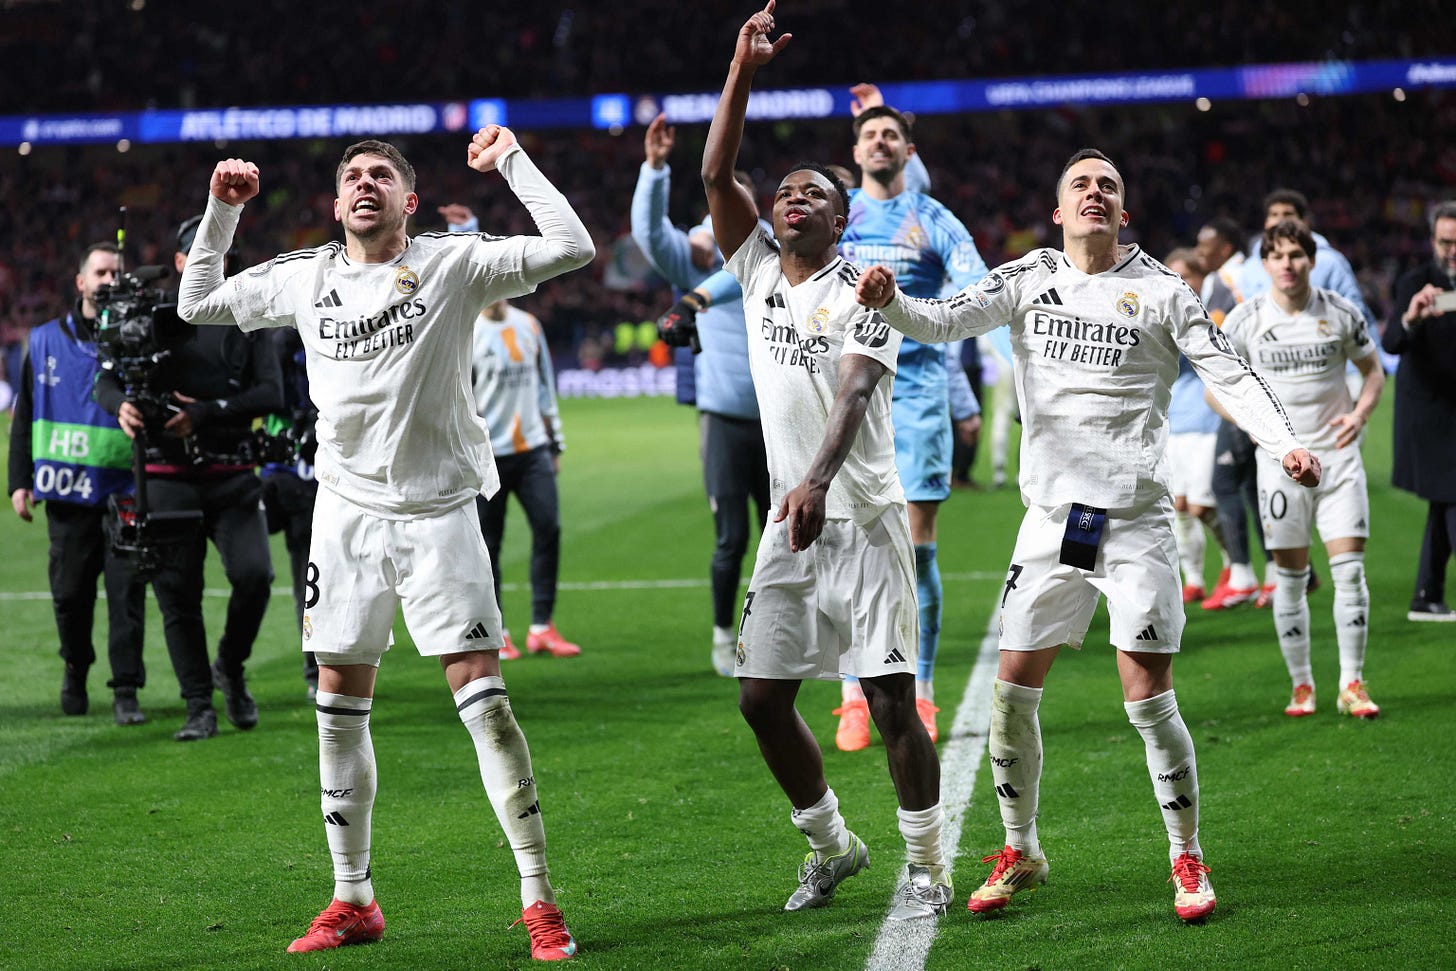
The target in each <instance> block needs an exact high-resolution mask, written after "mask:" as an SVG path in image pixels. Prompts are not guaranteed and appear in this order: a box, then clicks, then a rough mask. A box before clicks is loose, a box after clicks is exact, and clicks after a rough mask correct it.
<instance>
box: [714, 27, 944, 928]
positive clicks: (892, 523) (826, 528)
mask: <svg viewBox="0 0 1456 971" xmlns="http://www.w3.org/2000/svg"><path fill="white" fill-rule="evenodd" d="M773 10H774V2H773V0H769V3H768V5H767V6H766V7H764V9H763V10H761V11H759V12H758V13H756V14H754V15H753V16H752V17H751V18H749V20H748V22H747V23H745V24H744V25H743V27H742V28H741V29H740V30H739V32H738V39H737V43H736V45H735V47H734V52H733V62H732V64H731V66H730V67H729V70H728V79H727V81H726V82H725V84H724V86H723V94H722V97H721V99H720V100H719V102H718V108H717V111H716V112H715V113H714V115H713V124H712V127H711V128H710V129H709V131H708V139H707V145H706V148H705V150H704V153H703V171H702V174H703V185H704V187H705V188H706V190H707V193H708V208H709V211H710V212H711V213H712V217H713V233H714V235H715V236H716V237H717V240H718V246H719V248H720V249H721V250H722V251H723V253H724V254H726V255H727V256H728V263H727V266H728V269H729V270H730V271H731V272H732V273H733V274H734V275H735V276H736V277H738V279H739V280H740V281H741V282H742V284H743V294H744V296H743V309H744V317H745V320H746V321H747V325H748V340H749V366H750V367H751V368H752V369H753V383H754V387H755V389H756V390H757V393H758V400H759V409H760V413H761V415H762V418H763V436H764V443H765V445H766V446H767V449H768V469H769V484H770V489H771V491H772V499H773V504H774V508H775V509H776V512H775V514H774V518H773V521H772V522H771V523H770V524H769V525H768V526H767V527H766V528H765V530H764V533H763V538H762V540H761V541H760V542H759V547H758V558H757V562H756V563H755V564H754V568H753V576H752V578H751V579H750V580H749V583H748V592H747V593H746V594H745V596H744V604H743V620H742V623H741V624H740V626H739V637H738V657H737V667H736V672H735V673H736V674H737V676H738V678H739V700H738V706H739V710H740V711H742V713H743V717H744V719H745V720H746V721H747V722H748V724H749V726H750V727H751V728H752V729H753V733H754V735H755V736H756V738H757V740H758V747H759V751H760V752H761V753H762V754H763V758H764V761H765V762H767V763H768V767H769V770H770V771H771V772H772V773H773V775H774V778H775V779H776V780H777V781H778V783H779V786H780V788H782V789H783V791H784V794H785V795H786V796H788V798H789V802H790V803H791V804H792V806H793V814H792V820H793V823H794V826H795V827H796V828H798V829H799V831H800V832H802V833H803V834H804V835H805V836H806V837H808V840H809V846H810V850H809V853H808V855H807V856H806V857H805V858H804V863H803V865H802V866H801V867H800V868H799V887H798V889H796V890H795V891H794V892H793V894H792V895H791V896H790V897H789V900H788V902H787V903H786V904H785V905H784V909H785V910H791V911H792V910H802V909H805V908H808V907H820V906H823V905H825V904H827V903H829V901H830V898H832V897H833V896H834V893H835V890H836V888H837V887H838V886H839V884H840V883H841V882H842V881H843V880H844V879H845V878H847V877H849V876H852V875H853V874H855V873H857V872H858V871H859V870H861V869H862V868H864V867H866V866H868V865H869V851H868V850H867V849H866V848H865V845H864V843H862V842H861V841H860V839H859V838H858V837H857V836H855V835H854V833H852V832H850V830H849V829H848V827H846V825H845V822H844V817H843V816H841V815H840V812H839V802H838V799H837V798H836V797H835V794H834V790H832V789H830V788H829V785H828V783H827V782H826V780H825V778H824V759H823V755H822V753H821V752H820V749H819V745H818V743H817V742H816V741H815V739H814V735H813V733H812V732H810V731H809V727H808V726H807V725H806V724H805V723H804V720H803V718H801V717H800V715H799V712H798V711H797V709H796V708H795V707H794V698H795V696H796V695H797V694H798V691H799V685H800V683H801V682H802V680H803V679H804V678H826V679H832V680H837V679H838V678H839V677H840V676H841V674H853V675H856V676H857V677H859V678H860V679H861V684H862V685H863V687H864V692H865V697H866V698H867V699H868V700H869V708H870V714H871V716H872V717H873V718H874V720H875V724H876V726H877V727H878V728H879V730H880V735H881V736H882V737H883V738H884V740H885V748H886V751H887V753H888V757H889V763H890V775H891V778H892V779H893V780H894V784H895V792H896V794H897V795H898V797H899V802H900V810H899V821H900V832H901V834H902V835H903V836H904V838H905V843H906V849H907V857H908V862H907V866H906V871H905V878H904V880H903V881H902V882H901V884H900V886H899V889H898V890H897V891H896V897H895V905H894V907H893V908H892V910H891V913H890V916H891V918H893V919H897V920H903V919H910V918H920V917H933V916H935V915H937V914H942V913H944V912H945V909H946V906H947V905H948V904H949V902H950V898H951V888H950V878H949V875H948V874H947V872H946V871H947V866H946V860H945V854H944V850H943V849H942V848H941V838H940V834H941V828H942V826H943V821H944V814H943V812H942V811H941V807H940V763H939V760H938V759H937V757H936V754H935V746H934V745H933V744H932V743H931V741H930V736H929V735H928V734H926V731H925V726H924V725H922V724H921V722H920V717H919V715H918V714H917V712H916V709H915V678H914V671H915V659H916V603H915V569H914V565H913V559H912V555H911V549H912V545H911V541H910V525H909V520H908V517H907V516H906V513H905V496H904V492H903V491H902V490H901V488H900V478H899V475H898V473H897V472H896V470H895V446H894V435H895V430H894V426H893V423H892V419H891V407H890V396H891V387H890V385H891V382H892V381H893V374H894V370H895V362H896V355H897V352H898V351H899V345H900V342H899V340H898V338H897V337H896V335H895V334H894V332H893V331H891V330H890V328H889V327H888V326H886V325H885V322H884V321H883V320H881V319H880V315H879V314H878V313H876V312H874V311H869V310H865V309H864V308H863V307H860V306H858V305H857V304H856V303H855V300H854V280H855V274H856V272H857V271H856V269H855V267H854V266H853V265H852V264H850V263H846V262H845V261H844V260H843V259H842V258H841V257H840V256H839V254H838V251H837V249H836V246H837V244H838V242H839V237H840V235H841V234H842V233H843V232H844V226H845V222H846V219H847V217H848V213H849V196H848V193H846V192H845V190H844V185H843V183H841V182H840V181H839V180H838V179H837V178H836V177H835V176H834V175H833V174H832V173H830V172H829V171H828V170H827V169H825V168H824V167H823V166H821V165H818V164H817V163H804V164H802V165H800V166H797V167H795V168H794V170H793V171H791V172H790V173H789V174H788V175H787V176H785V177H784V180H783V182H782V183H780V185H779V187H778V188H777V189H776V190H775V192H774V199H773V219H772V222H773V231H774V236H773V237H770V236H769V235H768V234H767V233H766V232H764V231H763V230H762V229H760V228H759V227H758V217H757V213H756V210H755V207H754V204H753V199H752V197H751V196H749V194H748V192H747V191H746V190H745V189H744V188H743V187H742V186H741V185H739V184H738V183H737V182H736V181H735V180H734V178H733V167H734V164H735V162H736V160H737V157H738V149H739V145H740V143H741V142H742V139H743V119H744V115H745V113H746V110H747V105H748V94H749V90H750V88H751V87H752V82H753V75H754V73H755V71H756V70H757V69H758V68H759V67H761V66H762V65H764V64H767V63H768V62H769V61H770V60H772V59H773V57H774V56H775V55H776V54H777V53H778V52H779V51H780V50H782V49H783V47H784V45H785V44H787V43H788V41H789V38H790V35H789V34H784V35H782V36H780V37H779V38H778V40H776V41H770V40H769V37H768V35H769V32H770V31H772V30H773Z"/></svg>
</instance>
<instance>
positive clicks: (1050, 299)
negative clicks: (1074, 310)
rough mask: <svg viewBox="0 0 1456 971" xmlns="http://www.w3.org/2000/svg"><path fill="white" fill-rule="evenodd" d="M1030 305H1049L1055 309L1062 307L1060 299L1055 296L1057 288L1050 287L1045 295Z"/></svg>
mask: <svg viewBox="0 0 1456 971" xmlns="http://www.w3.org/2000/svg"><path fill="white" fill-rule="evenodd" d="M1032 303H1046V304H1051V305H1052V306H1055V307H1060V306H1062V298H1061V297H1059V296H1058V295H1057V288H1056V287H1052V288H1051V289H1050V290H1048V291H1047V292H1046V293H1043V294H1042V295H1041V296H1039V297H1037V298H1036V299H1035V300H1033V301H1032Z"/></svg>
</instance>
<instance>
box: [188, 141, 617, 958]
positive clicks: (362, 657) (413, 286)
mask: <svg viewBox="0 0 1456 971" xmlns="http://www.w3.org/2000/svg"><path fill="white" fill-rule="evenodd" d="M466 159H467V164H469V166H470V167H471V168H472V169H475V170H476V171H478V172H490V171H492V170H499V171H500V173H501V175H503V176H504V177H505V180H506V183H507V185H509V186H510V188H511V191H513V192H514V193H515V194H516V196H517V197H518V198H519V199H520V200H521V202H522V203H524V204H525V206H526V208H527V209H528V210H529V211H530V213H531V217H532V218H533V219H534V220H535V222H536V226H537V228H538V229H539V230H540V231H541V235H540V236H512V237H494V236H488V235H485V234H483V233H462V234H450V233H423V234H421V235H419V236H414V237H411V236H409V235H408V234H407V233H406V231H405V220H406V219H407V218H408V217H409V216H410V215H411V214H412V213H414V212H415V210H416V209H417V208H418V206H419V197H418V196H417V195H415V191H414V188H415V186H414V182H415V175H414V169H413V167H412V166H411V165H410V164H409V162H408V161H407V160H406V159H405V158H404V156H403V155H401V154H400V153H399V150H398V149H396V148H395V147H394V146H393V145H390V144H388V143H386V142H380V141H372V140H371V141H364V142H359V143H356V144H355V145H352V146H350V147H349V148H348V149H346V150H345V152H344V157H343V159H342V160H341V161H340V162H339V167H338V171H337V172H336V175H335V188H336V190H337V192H338V197H337V198H336V199H335V200H334V218H335V219H337V220H338V221H339V222H341V223H343V227H344V240H345V241H344V242H343V243H337V242H334V243H328V244H326V245H324V246H319V247H316V248H314V249H306V250H298V251H296V252H292V253H286V254H284V255H282V256H279V257H277V258H276V259H273V260H271V261H269V262H267V263H264V264H262V265H260V266H257V267H254V268H253V269H250V270H247V271H245V272H243V273H241V274H239V275H238V276H235V277H232V278H230V279H228V280H224V279H223V269H222V257H223V253H225V252H226V251H227V249H228V245H229V243H230V242H231V240H232V235H233V231H234V229H235V228H236V227H237V223H238V218H239V216H240V215H241V213H242V207H243V204H244V203H245V202H247V201H248V200H249V199H251V198H252V197H253V196H255V195H257V193H258V169H257V166H255V165H253V164H252V163H251V162H246V161H243V160H241V159H227V160H224V161H222V162H219V163H218V165H217V167H216V168H215V169H214V170H213V173H212V178H211V183H210V185H209V190H210V198H209V199H208V202H207V210H206V213H205V215H204V216H203V219H202V224H201V225H200V226H199V227H198V230H197V238H196V240H195V241H194V243H193V249H192V254H191V258H190V259H189V260H188V262H187V269H186V271H185V272H184V273H183V275H182V284H181V292H180V294H179V299H178V310H179V312H180V313H181V315H182V316H183V318H184V319H186V320H189V321H191V322H193V323H214V324H238V325H239V326H242V327H244V328H245V329H255V328H258V327H296V328H297V329H298V332H299V335H300V336H301V337H302V338H303V344H304V348H305V352H306V355H307V367H308V374H309V382H310V392H311V394H312V397H313V400H314V403H315V404H316V405H317V406H318V412H319V415H318V457H317V466H316V469H317V475H318V480H319V484H320V486H321V488H320V490H319V496H318V503H317V506H316V508H315V512H314V523H313V544H312V547H311V549H310V552H309V565H308V581H307V590H306V592H307V594H308V600H307V601H306V602H305V609H306V613H305V615H304V618H303V644H304V647H305V648H307V649H309V650H312V651H313V652H314V653H315V655H316V656H317V658H318V663H319V691H318V731H319V776H320V791H321V802H322V809H323V818H324V831H325V833H326V834H327V836H328V843H329V850H330V852H331V853H332V855H333V860H334V901H333V902H332V903H331V904H330V905H329V906H328V908H326V909H325V910H324V911H323V913H321V914H319V916H318V917H317V918H315V920H314V921H313V924H312V925H311V926H310V928H309V930H308V933H306V934H305V935H304V936H303V937H300V938H298V939H297V940H295V941H294V942H293V943H292V944H290V945H289V947H288V950H290V951H315V950H321V949H323V948H330V947H337V946H339V945H341V944H353V943H363V942H367V941H373V940H378V939H379V938H380V937H381V936H382V935H383V933H384V918H383V916H382V915H381V914H380V912H379V906H378V904H377V903H376V902H375V901H374V889H373V882H372V877H371V872H370V868H369V848H370V821H371V814H372V810H373V805H374V796H375V761H374V748H373V743H372V741H371V740H370V735H369V712H370V708H371V707H372V704H373V697H374V683H375V676H376V674H377V673H378V666H379V661H380V658H381V657H382V655H383V654H384V652H385V651H386V650H387V649H388V647H389V644H390V640H391V629H392V627H393V624H394V617H395V613H396V611H397V610H398V609H399V608H400V607H401V606H402V607H403V609H404V617H405V622H406V623H407V624H408V625H409V629H410V633H411V635H412V636H413V638H414V641H415V643H416V645H417V647H418V649H419V651H420V653H421V654H424V655H429V656H437V657H439V659H440V664H441V666H442V667H443V668H444V671H445V679H446V681H447V682H448V683H449V685H450V689H451V691H452V692H454V696H455V704H456V707H457V709H458V711H459V715H460V719H461V721H462V722H464V724H465V727H466V728H467V729H468V730H469V732H470V735H471V738H472V739H473V740H474V743H475V750H476V755H477V758H478V760H479V764H480V775H481V779H482V781H483V782H484V784H485V791H486V794H487V795H488V796H489V798H490V802H491V805H492V806H493V807H494V809H495V813H496V817H497V818H498V819H499V821H500V824H501V827H502V828H503V829H504V830H505V834H506V837H507V839H508V840H509V842H510V844H511V849H512V851H513V852H514V854H515V858H516V864H517V867H518V868H519V870H520V873H521V903H522V907H523V914H522V919H523V920H524V921H525V922H526V926H527V928H528V930H529V931H530V936H531V953H532V956H533V957H535V958H538V959H543V960H560V959H562V958H568V957H571V956H572V955H573V954H575V953H576V942H575V941H574V940H573V939H572V937H571V934H570V933H569V932H568V931H567V929H566V924H565V923H564V921H563V920H562V917H561V911H560V910H559V909H558V908H557V907H556V903H555V895H554V893H553V892H552V889H551V883H550V881H549V879H548V877H547V869H546V846H545V844H546V837H545V830H544V829H543V827H542V824H541V810H540V803H539V802H538V800H537V796H536V782H535V777H534V775H533V773H532V770H531V756H530V752H529V751H528V750H527V747H526V739H525V736H524V735H522V733H521V730H520V727H519V726H518V725H517V724H516V720H515V717H514V716H513V715H512V714H511V707H510V703H509V701H508V699H507V696H506V689H505V684H504V682H503V681H502V680H501V677H500V659H499V656H498V652H499V650H500V647H501V643H502V642H501V618H500V609H499V607H498V605H497V603H496V600H495V596H494V592H493V590H492V580H491V569H490V557H489V555H488V554H487V552H486V548H485V541H484V540H483V539H482V538H481V533H480V521H479V518H478V516H477V515H476V510H475V497H476V495H477V494H479V493H484V494H486V495H491V494H492V493H494V492H495V490H496V487H497V484H498V478H497V474H496V469H495V463H494V462H493V460H492V458H491V451H490V433H489V430H488V429H487V428H486V426H485V423H484V422H483V421H481V420H480V418H479V417H478V416H477V415H476V413H475V401H474V398H473V397H472V395H471V387H470V347H471V338H472V335H473V332H474V327H475V318H476V315H477V314H479V312H480V308H481V307H483V306H485V305H487V304H489V303H491V302H493V301H495V300H499V299H504V298H509V297H514V296H518V295H521V294H525V293H530V292H531V291H532V290H534V289H535V288H536V286H537V284H539V283H542V282H544V281H546V280H549V279H551V278H552V277H555V276H558V275H560V274H562V273H565V272H567V271H569V270H573V269H576V268H578V267H581V266H584V265H586V264H587V263H588V262H590V261H591V259H592V257H593V255H594V251H593V248H592V242H591V237H590V236H589V235H588V234H587V231H586V227H585V226H583V225H582V223H581V220H580V219H579V218H577V216H576V213H575V212H573V211H572V209H571V206H570V205H569V204H568V203H567V201H566V198H565V197H564V196H563V195H562V194H561V193H560V192H559V191H557V189H556V188H555V187H554V186H552V185H551V183H550V182H548V181H547V180H546V178H545V176H543V175H542V174H541V173H540V171H539V170H538V169H537V168H536V166H535V163H533V162H532V161H531V159H530V158H529V157H527V155H526V153H525V152H524V151H522V150H521V148H520V146H519V145H518V143H517V142H516V138H515V135H514V134H512V133H511V131H510V130H509V129H506V128H501V127H499V126H496V125H490V126H487V127H485V128H482V129H481V130H480V131H479V132H477V133H476V134H475V135H474V136H473V137H472V138H471V141H470V145H469V147H468V149H467V155H466Z"/></svg>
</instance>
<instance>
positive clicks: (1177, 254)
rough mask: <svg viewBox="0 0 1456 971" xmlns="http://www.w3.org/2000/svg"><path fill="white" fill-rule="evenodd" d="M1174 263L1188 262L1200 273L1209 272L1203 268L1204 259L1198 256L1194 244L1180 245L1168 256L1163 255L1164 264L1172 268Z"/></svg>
mask: <svg viewBox="0 0 1456 971" xmlns="http://www.w3.org/2000/svg"><path fill="white" fill-rule="evenodd" d="M1174 263H1187V264H1188V265H1189V266H1191V267H1193V269H1195V270H1197V271H1198V272H1199V273H1205V274H1206V273H1207V272H1208V271H1207V270H1205V269H1204V268H1203V260H1202V259H1200V258H1199V256H1198V250H1196V249H1194V248H1193V247H1192V246H1179V247H1178V248H1177V249H1175V250H1173V251H1172V252H1171V253H1169V254H1168V255H1167V256H1165V257H1163V265H1164V266H1166V267H1169V268H1171V267H1172V266H1173V264H1174Z"/></svg>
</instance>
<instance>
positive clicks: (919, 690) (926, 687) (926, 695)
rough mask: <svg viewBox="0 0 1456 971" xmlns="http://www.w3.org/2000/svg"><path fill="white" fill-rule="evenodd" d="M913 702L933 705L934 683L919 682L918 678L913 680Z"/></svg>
mask: <svg viewBox="0 0 1456 971" xmlns="http://www.w3.org/2000/svg"><path fill="white" fill-rule="evenodd" d="M915 700H916V701H928V702H930V703H931V704H932V705H933V704H935V682H934V681H921V680H920V679H919V678H916V679H915Z"/></svg>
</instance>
